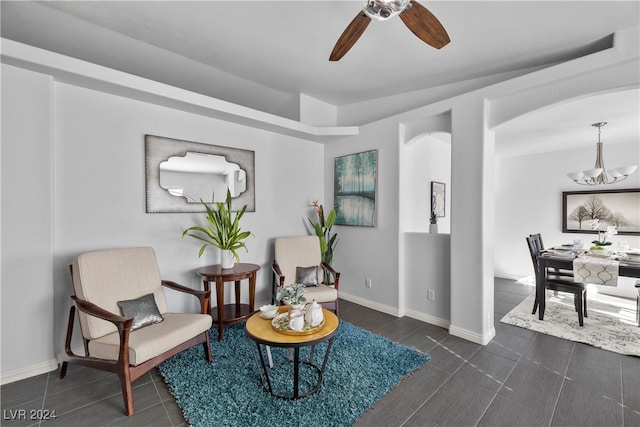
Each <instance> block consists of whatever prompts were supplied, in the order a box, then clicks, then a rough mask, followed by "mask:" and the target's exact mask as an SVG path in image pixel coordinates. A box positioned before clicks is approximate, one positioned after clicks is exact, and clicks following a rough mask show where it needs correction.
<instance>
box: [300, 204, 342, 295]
mask: <svg viewBox="0 0 640 427" xmlns="http://www.w3.org/2000/svg"><path fill="white" fill-rule="evenodd" d="M311 206H313V207H314V208H315V210H316V214H317V215H318V222H317V223H315V222H313V221H312V220H311V218H307V219H308V220H309V224H311V227H312V228H313V230H314V231H315V233H316V236H318V238H319V239H320V253H322V261H324V262H326V263H327V264H329V265H333V253H334V251H335V248H336V245H337V244H338V240H339V239H338V233H333V234H331V227H333V225H334V223H335V222H336V211H335V209H331V210H330V211H329V215H327V218H325V216H324V207H323V206H322V205H321V204H320V203H319V202H318V200H315V199H314V200H313V201H312V202H311ZM329 276H330V275H329V274H328V273H327V272H326V271H325V277H324V281H325V283H326V284H327V285H328V284H329Z"/></svg>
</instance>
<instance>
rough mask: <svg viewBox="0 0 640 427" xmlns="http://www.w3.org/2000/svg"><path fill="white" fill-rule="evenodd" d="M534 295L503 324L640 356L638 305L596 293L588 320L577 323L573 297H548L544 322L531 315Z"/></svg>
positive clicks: (506, 317) (503, 320)
mask: <svg viewBox="0 0 640 427" xmlns="http://www.w3.org/2000/svg"><path fill="white" fill-rule="evenodd" d="M534 298H535V296H533V295H530V296H528V297H527V298H525V300H524V301H522V302H521V303H520V304H519V305H517V306H516V307H515V308H514V309H513V310H511V311H510V312H509V313H507V314H506V315H505V316H504V317H503V318H502V319H501V320H500V321H501V322H503V323H507V324H510V325H515V326H519V327H521V328H526V329H531V330H533V331H536V332H541V333H544V334H548V335H553V336H556V337H559V338H564V339H567V340H571V341H575V342H581V343H585V344H589V345H592V346H594V347H598V348H602V349H604V350H609V351H613V352H616V353H620V354H624V355H634V356H640V327H638V324H637V323H636V302H635V300H629V299H624V298H617V297H611V296H607V295H600V294H597V298H594V299H591V298H589V299H588V301H587V313H588V317H585V318H584V326H582V327H581V326H580V325H579V324H578V314H577V313H576V311H575V308H574V305H573V295H569V294H563V293H558V295H557V296H548V297H547V304H546V309H545V312H544V320H539V319H538V313H537V312H536V314H531V309H532V308H533V301H534Z"/></svg>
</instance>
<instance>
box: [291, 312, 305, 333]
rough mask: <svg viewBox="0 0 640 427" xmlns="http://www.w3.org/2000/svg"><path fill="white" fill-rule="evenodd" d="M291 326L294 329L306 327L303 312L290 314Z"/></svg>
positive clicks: (298, 329) (299, 329)
mask: <svg viewBox="0 0 640 427" xmlns="http://www.w3.org/2000/svg"><path fill="white" fill-rule="evenodd" d="M289 327H290V328H291V329H293V330H294V331H301V330H302V328H304V317H303V316H302V313H295V314H291V315H290V316H289Z"/></svg>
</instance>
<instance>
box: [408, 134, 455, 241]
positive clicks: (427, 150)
mask: <svg viewBox="0 0 640 427" xmlns="http://www.w3.org/2000/svg"><path fill="white" fill-rule="evenodd" d="M404 151H405V152H404V153H403V154H402V156H403V158H404V159H405V162H403V163H402V164H401V165H400V174H401V176H402V177H404V178H402V179H401V182H403V183H404V184H403V185H406V186H407V188H406V190H407V194H408V197H406V200H401V204H402V206H401V209H400V215H401V219H400V221H401V229H402V230H405V231H423V232H426V231H428V230H429V219H430V215H431V181H436V182H442V183H444V184H445V185H446V187H445V216H444V218H438V232H439V233H450V231H451V143H450V142H449V143H447V142H445V141H443V140H441V139H439V138H436V137H433V136H430V135H422V136H420V137H418V138H417V139H415V140H413V141H411V142H410V143H409V144H407V145H406V147H405V148H404ZM403 191H404V189H403Z"/></svg>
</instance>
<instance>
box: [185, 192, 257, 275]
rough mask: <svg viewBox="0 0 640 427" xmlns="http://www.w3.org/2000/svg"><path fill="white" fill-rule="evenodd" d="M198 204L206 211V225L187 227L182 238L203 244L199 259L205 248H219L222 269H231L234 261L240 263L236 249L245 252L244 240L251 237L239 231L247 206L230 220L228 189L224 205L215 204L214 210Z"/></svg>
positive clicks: (229, 194) (229, 195)
mask: <svg viewBox="0 0 640 427" xmlns="http://www.w3.org/2000/svg"><path fill="white" fill-rule="evenodd" d="M200 203H202V204H203V205H204V207H205V209H206V210H207V217H206V218H207V224H208V225H207V226H206V227H201V226H199V225H194V226H193V227H189V228H187V229H186V230H184V231H183V232H182V237H184V236H191V237H193V238H195V239H198V240H201V241H203V242H204V245H202V247H201V248H200V252H199V254H198V256H199V257H200V256H202V254H203V253H204V251H205V249H206V248H207V246H214V247H216V248H219V249H220V251H221V264H222V268H232V267H233V266H234V264H235V263H234V259H235V261H236V262H240V257H239V256H238V252H237V251H238V249H240V248H244V250H245V251H246V250H247V246H246V245H245V243H244V240H245V239H246V238H247V237H249V236H250V235H251V232H250V231H242V230H241V229H240V218H242V215H244V213H245V211H246V210H247V205H244V206H243V207H242V209H240V211H238V212H236V214H235V216H234V217H233V218H232V215H231V213H232V209H231V192H230V191H229V190H228V189H227V199H226V201H225V203H222V202H216V208H215V209H211V207H209V205H208V204H206V203H205V202H204V201H202V200H200Z"/></svg>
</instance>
